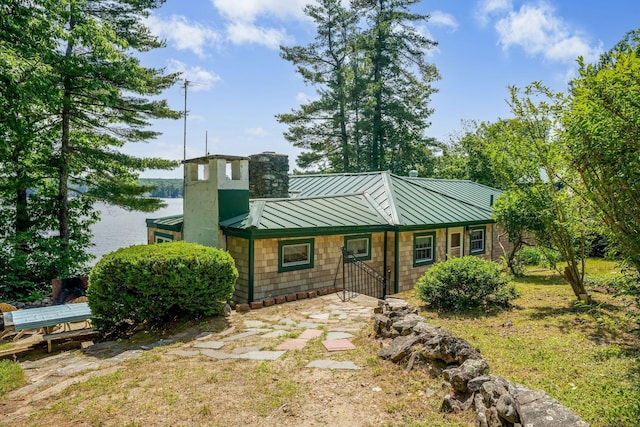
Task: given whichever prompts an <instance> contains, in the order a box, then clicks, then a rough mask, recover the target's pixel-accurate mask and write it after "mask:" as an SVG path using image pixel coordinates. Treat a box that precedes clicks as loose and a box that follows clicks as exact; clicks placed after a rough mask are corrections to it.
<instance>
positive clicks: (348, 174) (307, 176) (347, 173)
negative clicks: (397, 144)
mask: <svg viewBox="0 0 640 427" xmlns="http://www.w3.org/2000/svg"><path fill="white" fill-rule="evenodd" d="M385 172H388V171H368V172H334V173H312V174H301V175H296V174H290V175H289V178H317V177H330V176H356V175H377V174H383V173H385Z"/></svg>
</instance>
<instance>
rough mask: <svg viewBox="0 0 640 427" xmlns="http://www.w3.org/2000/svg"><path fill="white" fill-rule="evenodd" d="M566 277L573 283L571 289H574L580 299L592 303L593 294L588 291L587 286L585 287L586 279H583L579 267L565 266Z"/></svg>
mask: <svg viewBox="0 0 640 427" xmlns="http://www.w3.org/2000/svg"><path fill="white" fill-rule="evenodd" d="M564 278H565V280H566V281H567V282H569V284H570V285H571V289H573V293H574V294H575V295H576V297H578V299H579V300H580V301H582V302H585V303H587V304H591V303H592V302H593V301H592V299H591V296H589V294H588V293H587V290H586V288H585V287H584V281H583V280H581V277H580V274H579V273H578V271H577V269H576V268H575V267H574V268H572V267H571V266H566V267H565V268H564Z"/></svg>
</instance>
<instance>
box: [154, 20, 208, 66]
mask: <svg viewBox="0 0 640 427" xmlns="http://www.w3.org/2000/svg"><path fill="white" fill-rule="evenodd" d="M145 25H146V26H147V27H149V29H150V30H151V32H152V33H153V34H155V35H157V36H158V37H160V38H162V39H166V40H167V41H168V43H169V44H171V45H173V47H175V48H176V49H178V50H190V51H192V52H193V53H195V54H196V55H198V56H200V57H204V56H205V48H207V47H209V46H211V45H213V44H214V43H216V42H219V41H220V35H219V34H218V33H216V32H215V31H214V30H212V29H211V28H207V27H206V26H204V25H202V24H199V23H195V22H193V23H192V22H189V21H188V20H187V18H185V17H184V16H179V15H172V16H171V17H169V18H162V17H159V16H156V15H152V16H149V17H148V18H146V19H145Z"/></svg>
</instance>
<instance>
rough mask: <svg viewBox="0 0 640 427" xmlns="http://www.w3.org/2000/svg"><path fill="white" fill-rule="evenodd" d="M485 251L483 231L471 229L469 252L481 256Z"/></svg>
mask: <svg viewBox="0 0 640 427" xmlns="http://www.w3.org/2000/svg"><path fill="white" fill-rule="evenodd" d="M484 250H485V229H484V227H483V228H473V229H471V231H469V252H470V253H472V254H481V253H484Z"/></svg>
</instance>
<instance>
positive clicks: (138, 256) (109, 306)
mask: <svg viewBox="0 0 640 427" xmlns="http://www.w3.org/2000/svg"><path fill="white" fill-rule="evenodd" d="M237 278H238V270H237V269H236V267H235V263H234V261H233V258H232V257H231V255H229V253H227V252H225V251H222V250H220V249H215V248H210V247H206V246H202V245H197V244H194V243H186V242H173V243H162V244H156V245H139V246H131V247H128V248H124V249H119V250H117V251H115V252H112V253H111V254H108V255H106V256H104V257H103V258H102V259H101V260H100V261H99V262H98V263H97V264H96V266H95V267H94V268H93V269H92V271H91V274H90V275H89V289H88V290H87V296H88V298H89V306H90V307H91V311H92V313H93V315H94V325H95V327H96V328H97V329H98V331H99V332H101V333H102V334H110V333H116V332H122V331H123V330H125V329H127V328H130V327H132V326H136V325H139V324H142V323H147V324H150V325H158V324H162V323H163V322H165V321H166V320H168V319H169V318H170V317H173V316H181V317H199V316H214V315H218V314H221V313H222V311H223V309H224V304H225V303H226V302H227V301H229V300H230V299H231V297H232V296H233V290H234V286H235V282H236V279H237Z"/></svg>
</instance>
